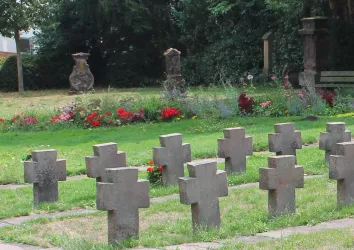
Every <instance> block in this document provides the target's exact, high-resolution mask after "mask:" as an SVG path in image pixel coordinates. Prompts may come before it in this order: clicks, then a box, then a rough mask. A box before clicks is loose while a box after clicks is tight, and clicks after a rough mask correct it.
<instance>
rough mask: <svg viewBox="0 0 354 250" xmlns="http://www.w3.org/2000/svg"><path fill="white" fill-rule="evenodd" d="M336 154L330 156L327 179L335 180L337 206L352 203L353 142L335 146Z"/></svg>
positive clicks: (353, 177)
mask: <svg viewBox="0 0 354 250" xmlns="http://www.w3.org/2000/svg"><path fill="white" fill-rule="evenodd" d="M337 154H338V155H331V156H330V162H329V178H330V179H334V180H337V203H338V205H340V206H341V205H351V204H353V203H354V142H343V143H338V144H337Z"/></svg>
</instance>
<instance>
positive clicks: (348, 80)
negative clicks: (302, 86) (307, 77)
mask: <svg viewBox="0 0 354 250" xmlns="http://www.w3.org/2000/svg"><path fill="white" fill-rule="evenodd" d="M315 87H316V88H336V87H340V88H343V87H352V88H353V87H354V71H321V77H320V83H319V84H316V85H315Z"/></svg>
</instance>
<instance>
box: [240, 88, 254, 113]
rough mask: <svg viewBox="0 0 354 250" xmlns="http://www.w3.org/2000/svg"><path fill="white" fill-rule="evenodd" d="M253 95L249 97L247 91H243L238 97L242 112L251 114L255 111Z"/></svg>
mask: <svg viewBox="0 0 354 250" xmlns="http://www.w3.org/2000/svg"><path fill="white" fill-rule="evenodd" d="M253 103H254V99H253V97H248V96H247V94H246V93H242V94H241V95H240V96H239V97H238V106H239V109H240V111H241V112H242V113H244V114H250V113H252V112H253Z"/></svg>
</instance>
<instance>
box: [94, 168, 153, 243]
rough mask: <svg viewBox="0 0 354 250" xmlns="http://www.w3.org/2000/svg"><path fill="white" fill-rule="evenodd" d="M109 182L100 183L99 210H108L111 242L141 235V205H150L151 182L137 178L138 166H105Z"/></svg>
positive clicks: (98, 188) (97, 198)
mask: <svg viewBox="0 0 354 250" xmlns="http://www.w3.org/2000/svg"><path fill="white" fill-rule="evenodd" d="M106 175H107V182H108V183H103V182H97V185H96V186H97V193H96V200H97V209H98V210H108V242H109V243H111V244H113V243H115V242H117V241H121V240H124V239H127V238H129V237H131V236H133V237H139V208H148V207H149V206H150V197H149V188H150V186H149V182H148V181H145V180H144V181H143V180H138V169H137V168H109V169H106Z"/></svg>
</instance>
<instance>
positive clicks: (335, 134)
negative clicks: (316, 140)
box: [320, 122, 352, 162]
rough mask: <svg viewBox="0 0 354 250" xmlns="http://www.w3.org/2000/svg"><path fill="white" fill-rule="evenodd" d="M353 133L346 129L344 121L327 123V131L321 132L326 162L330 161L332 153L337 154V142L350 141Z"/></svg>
mask: <svg viewBox="0 0 354 250" xmlns="http://www.w3.org/2000/svg"><path fill="white" fill-rule="evenodd" d="M351 140H352V133H351V132H350V131H349V130H345V123H344V122H329V123H327V132H321V136H320V149H322V150H325V151H326V162H329V156H330V155H336V154H337V145H338V144H337V143H342V142H350V141H351Z"/></svg>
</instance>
